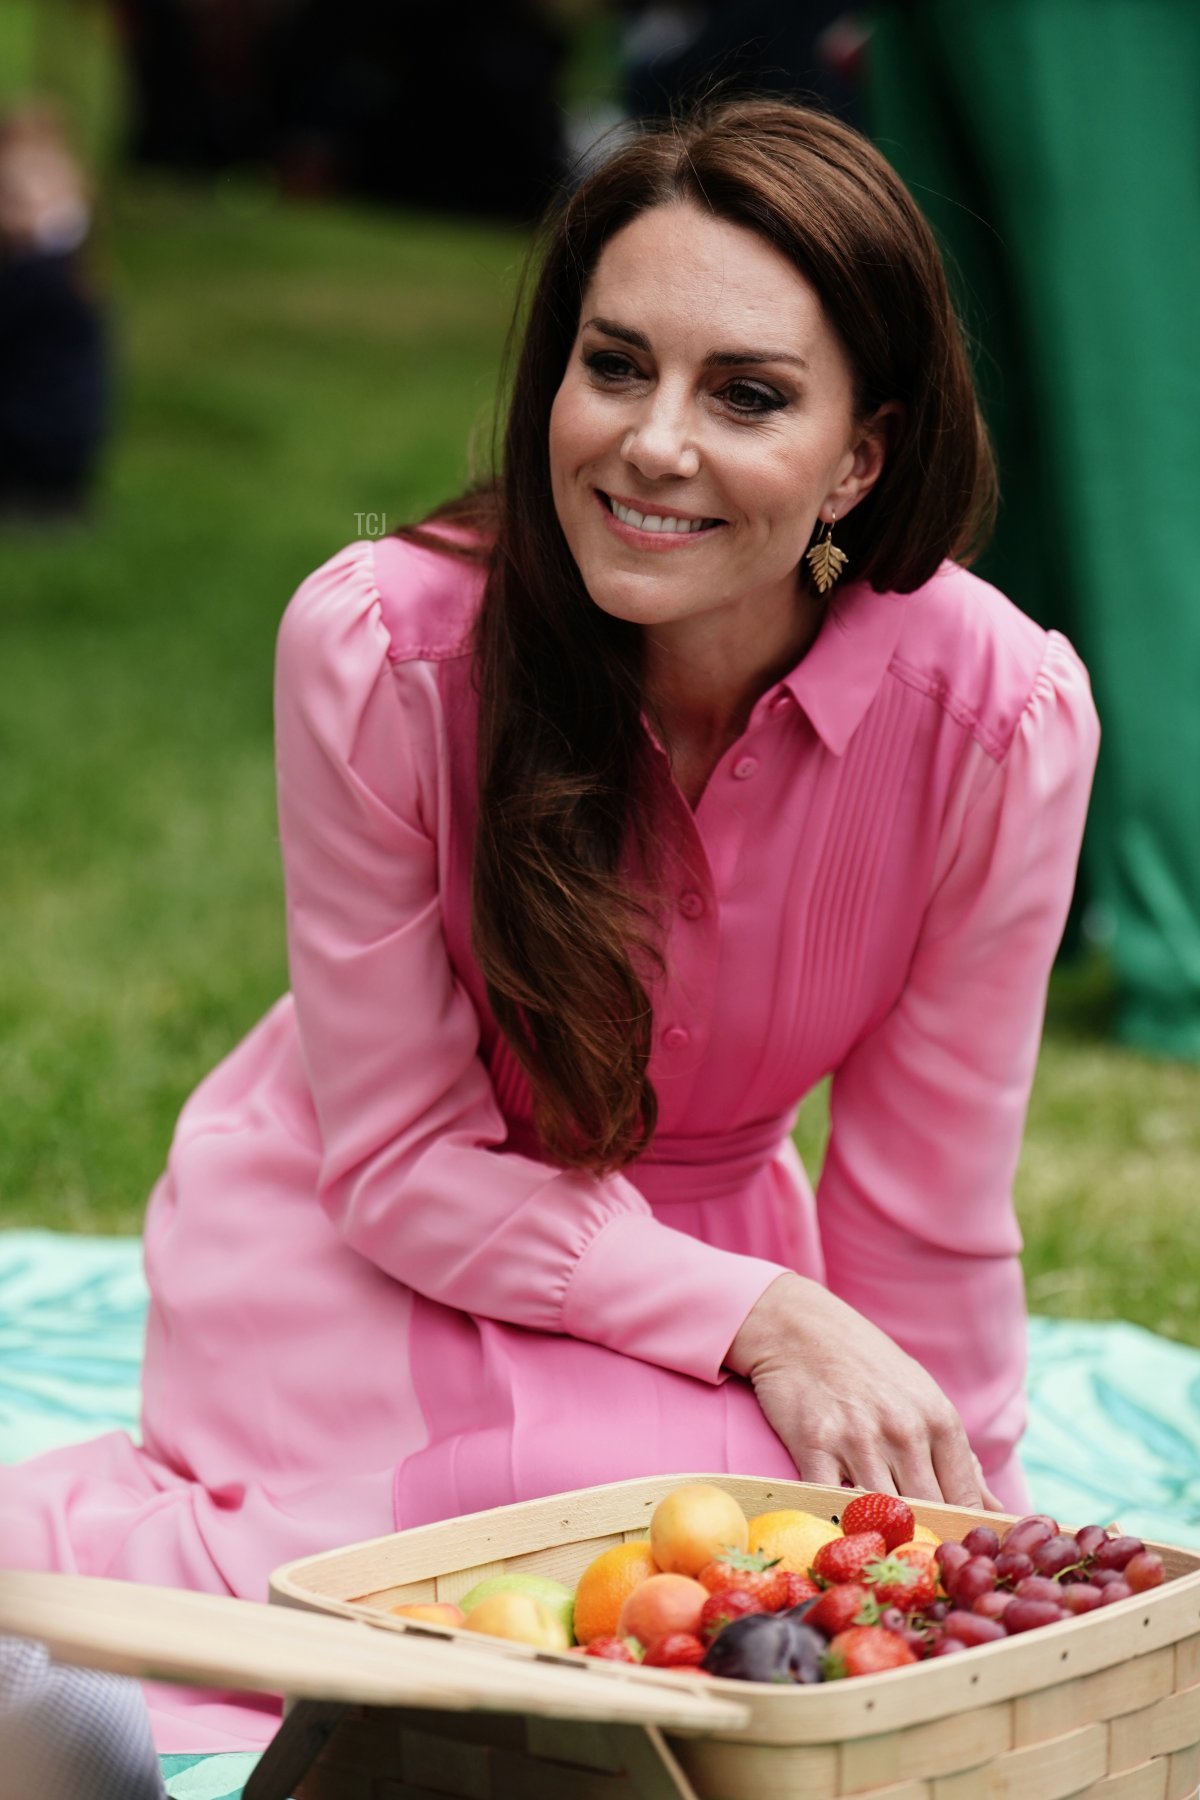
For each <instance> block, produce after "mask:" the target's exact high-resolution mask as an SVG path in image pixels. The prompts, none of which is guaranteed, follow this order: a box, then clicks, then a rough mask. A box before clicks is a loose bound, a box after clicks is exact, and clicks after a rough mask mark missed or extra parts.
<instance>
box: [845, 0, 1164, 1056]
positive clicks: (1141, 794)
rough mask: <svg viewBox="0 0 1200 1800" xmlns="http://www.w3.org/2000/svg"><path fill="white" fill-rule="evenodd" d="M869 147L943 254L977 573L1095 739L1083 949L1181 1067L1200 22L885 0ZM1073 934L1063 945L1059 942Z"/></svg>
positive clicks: (1118, 8) (1119, 1004) (1150, 1040)
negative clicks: (988, 544)
mask: <svg viewBox="0 0 1200 1800" xmlns="http://www.w3.org/2000/svg"><path fill="white" fill-rule="evenodd" d="M873 22H874V30H873V33H872V37H871V40H870V45H869V49H868V54H867V57H866V72H867V82H868V89H869V118H870V129H871V131H872V134H873V135H874V137H875V138H876V141H877V142H878V143H879V144H880V146H881V148H882V149H883V151H884V153H885V155H887V156H888V157H890V158H891V159H892V160H893V161H894V162H895V163H896V165H897V167H898V168H899V169H900V171H901V172H902V174H903V175H904V176H905V177H906V179H907V180H908V181H909V183H910V184H911V186H912V187H913V190H914V192H915V193H916V194H917V197H918V199H919V200H920V202H921V204H922V206H923V207H925V209H926V210H927V211H928V213H929V216H930V219H931V222H932V223H933V225H934V227H935V229H936V230H937V232H938V234H939V236H940V238H941V240H942V242H943V243H944V244H945V245H946V246H947V247H948V249H949V251H950V261H951V267H952V272H953V273H956V274H957V276H958V285H959V288H960V304H961V305H963V307H964V310H965V313H966V316H967V321H968V325H969V328H970V329H971V330H972V331H973V334H974V335H975V337H976V339H977V343H978V345H979V347H980V349H981V350H982V355H981V356H979V357H977V361H978V363H979V365H980V377H981V388H982V398H983V403H984V411H985V413H986V415H987V417H988V422H989V425H990V426H991V428H992V430H993V432H994V433H995V437H996V441H997V448H998V453H999V462H1000V470H1001V486H1002V491H1003V493H1004V496H1005V505H1004V506H1003V507H1002V510H1001V514H1000V519H999V527H998V531H997V536H996V541H995V545H994V547H993V549H992V551H991V553H990V555H989V557H988V558H987V560H986V562H985V563H984V565H983V569H984V572H985V573H986V574H987V575H988V576H989V577H990V578H991V579H992V580H994V581H996V582H997V583H998V585H999V586H1001V587H1002V588H1003V589H1005V591H1006V592H1009V593H1011V594H1014V595H1015V596H1016V597H1017V598H1018V599H1019V601H1020V604H1021V605H1022V606H1023V607H1024V608H1025V610H1026V611H1027V612H1029V613H1031V614H1032V615H1033V616H1034V617H1035V618H1036V619H1037V620H1038V622H1039V623H1040V624H1042V625H1044V626H1053V627H1057V628H1058V629H1060V630H1062V631H1064V632H1066V633H1067V635H1068V636H1069V637H1070V638H1071V639H1072V640H1073V642H1075V643H1076V644H1077V645H1078V646H1079V649H1080V652H1081V654H1082V655H1083V656H1084V658H1085V660H1086V662H1087V664H1088V667H1089V669H1090V671H1091V675H1092V681H1093V685H1094V688H1095V693H1096V701H1097V705H1098V706H1099V708H1100V710H1101V713H1102V716H1103V717H1104V719H1105V721H1106V727H1107V729H1106V732H1105V739H1104V748H1103V750H1102V752H1101V756H1100V763H1099V768H1098V771H1097V777H1096V793H1095V799H1094V802H1093V806H1092V811H1091V816H1090V819H1089V823H1088V834H1087V840H1086V843H1085V847H1084V859H1083V866H1082V875H1083V892H1084V895H1085V897H1086V904H1085V905H1084V906H1083V907H1082V908H1078V909H1077V912H1078V915H1079V923H1080V925H1081V927H1082V937H1083V938H1084V940H1090V941H1091V942H1092V943H1094V944H1096V945H1098V946H1099V947H1100V948H1101V949H1103V951H1104V952H1105V954H1106V955H1107V956H1108V957H1109V958H1110V959H1111V963H1112V967H1113V970H1114V974H1115V983H1116V995H1115V999H1116V1014H1115V1019H1114V1026H1115V1030H1116V1032H1117V1035H1118V1036H1119V1037H1120V1038H1122V1039H1123V1040H1124V1041H1125V1042H1126V1043H1129V1044H1131V1045H1134V1046H1136V1047H1138V1048H1140V1049H1144V1050H1148V1051H1151V1052H1154V1053H1157V1054H1160V1055H1167V1056H1176V1057H1181V1058H1187V1059H1190V1060H1193V1061H1197V1060H1200V599H1198V597H1197V570H1198V569H1200V504H1198V502H1197V490H1198V483H1200V332H1198V331H1197V323H1196V307H1197V299H1196V297H1197V294H1198V293H1200V105H1198V104H1197V102H1198V99H1200V7H1197V6H1196V4H1195V0H973V4H972V5H971V6H969V7H963V6H960V5H957V4H954V3H952V0H880V3H879V4H878V5H877V6H876V7H875V8H874V21H873ZM1079 935H1080V933H1079V932H1077V933H1076V936H1077V937H1078V936H1079Z"/></svg>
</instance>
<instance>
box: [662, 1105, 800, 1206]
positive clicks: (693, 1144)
mask: <svg viewBox="0 0 1200 1800" xmlns="http://www.w3.org/2000/svg"><path fill="white" fill-rule="evenodd" d="M795 1122H796V1113H795V1109H794V1108H793V1109H791V1110H790V1111H788V1112H785V1113H778V1114H776V1115H775V1116H774V1117H773V1118H769V1119H755V1120H753V1121H752V1122H751V1123H750V1124H749V1125H741V1126H739V1127H738V1128H737V1130H736V1131H720V1132H688V1133H687V1134H686V1135H684V1134H682V1133H680V1134H676V1135H672V1134H671V1133H669V1132H660V1133H658V1135H657V1136H656V1137H655V1139H654V1141H653V1143H652V1144H651V1145H650V1148H649V1149H648V1150H647V1151H646V1154H645V1155H644V1156H641V1157H639V1158H638V1160H637V1162H635V1163H631V1164H630V1166H629V1168H628V1169H627V1170H626V1174H627V1175H628V1176H629V1179H630V1180H631V1181H632V1182H633V1184H634V1186H635V1187H637V1188H640V1189H641V1191H642V1193H644V1194H645V1196H646V1198H647V1200H649V1201H650V1203H651V1205H652V1206H663V1205H665V1206H669V1205H671V1204H672V1202H675V1201H686V1200H734V1199H737V1198H738V1197H739V1195H740V1194H741V1193H742V1192H743V1191H744V1189H745V1188H746V1186H747V1185H748V1183H749V1182H750V1181H752V1180H753V1178H754V1177H755V1175H757V1174H758V1172H759V1170H760V1169H762V1168H763V1167H764V1166H765V1165H766V1164H767V1163H769V1162H771V1161H772V1160H773V1158H774V1157H775V1156H777V1155H778V1153H779V1150H780V1147H781V1146H782V1145H783V1144H784V1143H786V1141H787V1139H788V1137H789V1136H790V1135H791V1130H792V1127H793V1125H794V1124H795Z"/></svg>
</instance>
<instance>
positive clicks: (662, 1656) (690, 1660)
mask: <svg viewBox="0 0 1200 1800" xmlns="http://www.w3.org/2000/svg"><path fill="white" fill-rule="evenodd" d="M707 1648H708V1646H707V1645H706V1644H703V1643H701V1641H700V1639H699V1638H698V1637H696V1636H695V1634H694V1633H693V1632H690V1631H671V1632H668V1633H667V1635H666V1637H661V1638H656V1639H655V1641H654V1643H652V1644H651V1645H650V1647H649V1649H648V1650H647V1651H646V1654H645V1656H644V1657H643V1658H642V1660H643V1662H644V1663H645V1665H646V1667H647V1668H648V1669H698V1668H699V1666H700V1664H701V1663H702V1662H703V1661H704V1656H705V1651H706V1650H707Z"/></svg>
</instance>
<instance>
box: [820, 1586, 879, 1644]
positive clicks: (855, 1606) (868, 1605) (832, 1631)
mask: <svg viewBox="0 0 1200 1800" xmlns="http://www.w3.org/2000/svg"><path fill="white" fill-rule="evenodd" d="M878 1617H879V1607H878V1606H877V1604H876V1602H875V1600H874V1599H873V1598H872V1596H871V1594H870V1593H869V1592H868V1590H867V1589H866V1588H865V1587H861V1586H860V1585H859V1584H858V1583H857V1582H855V1581H843V1582H842V1583H841V1584H840V1586H838V1587H831V1588H826V1589H825V1592H824V1593H823V1594H822V1595H821V1598H820V1599H819V1600H814V1601H813V1603H812V1605H811V1606H810V1607H809V1609H808V1611H807V1612H806V1613H805V1615H804V1623H805V1624H806V1625H811V1626H813V1627H814V1629H815V1630H817V1631H822V1632H824V1634H825V1636H826V1637H828V1638H832V1637H836V1636H837V1634H838V1632H839V1631H848V1630H849V1628H850V1626H851V1625H873V1624H874V1623H875V1621H876V1619H878Z"/></svg>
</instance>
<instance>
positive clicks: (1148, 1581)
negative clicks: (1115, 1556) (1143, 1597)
mask: <svg viewBox="0 0 1200 1800" xmlns="http://www.w3.org/2000/svg"><path fill="white" fill-rule="evenodd" d="M1166 1572H1167V1571H1166V1569H1165V1568H1164V1567H1163V1559H1162V1557H1161V1556H1159V1555H1158V1554H1157V1553H1156V1552H1155V1551H1153V1550H1139V1551H1138V1552H1137V1554H1136V1556H1131V1557H1130V1559H1129V1561H1128V1562H1127V1563H1126V1564H1125V1567H1124V1568H1123V1569H1122V1571H1121V1573H1122V1575H1124V1577H1125V1580H1126V1582H1127V1583H1128V1585H1129V1586H1130V1587H1131V1588H1132V1589H1133V1591H1134V1593H1135V1594H1144V1593H1145V1592H1146V1590H1147V1588H1152V1587H1158V1585H1159V1584H1160V1582H1162V1581H1163V1579H1164V1578H1165V1576H1166Z"/></svg>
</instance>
